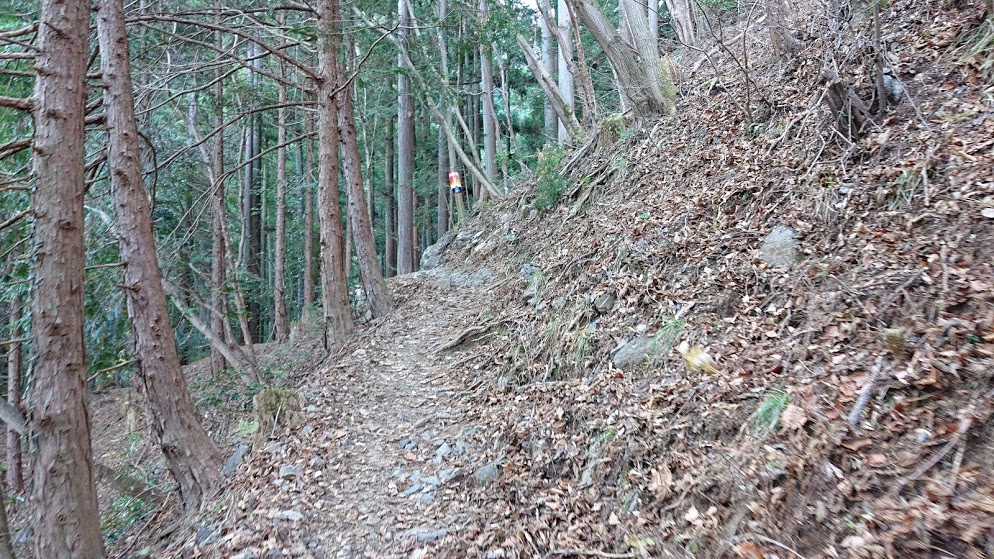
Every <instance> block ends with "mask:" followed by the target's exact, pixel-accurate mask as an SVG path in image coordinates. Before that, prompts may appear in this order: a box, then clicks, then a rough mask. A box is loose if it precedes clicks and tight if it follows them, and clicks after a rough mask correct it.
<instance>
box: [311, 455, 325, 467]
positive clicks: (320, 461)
mask: <svg viewBox="0 0 994 559" xmlns="http://www.w3.org/2000/svg"><path fill="white" fill-rule="evenodd" d="M324 464H325V462H324V458H321V457H320V456H315V457H313V458H311V467H312V468H320V467H321V466H324Z"/></svg>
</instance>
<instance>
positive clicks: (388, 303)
mask: <svg viewBox="0 0 994 559" xmlns="http://www.w3.org/2000/svg"><path fill="white" fill-rule="evenodd" d="M335 20H336V21H337V20H338V18H337V17H336V18H335ZM338 75H339V76H344V75H346V72H345V71H344V69H342V70H340V71H339V73H338ZM338 102H339V104H340V111H339V113H338V125H339V133H340V135H341V139H342V155H343V159H342V168H343V170H344V174H345V182H346V189H347V200H348V201H347V204H346V208H347V211H348V216H349V227H350V230H351V231H352V244H353V246H355V251H356V256H357V259H358V261H359V278H360V279H361V280H362V288H363V290H364V291H365V292H366V301H368V302H369V308H370V310H371V311H372V312H373V318H379V317H381V316H385V315H386V314H387V313H388V312H390V311H391V310H392V309H393V297H391V296H390V290H389V289H387V284H386V282H385V281H383V274H381V273H380V263H379V262H378V261H377V258H376V242H375V241H374V239H373V223H372V221H370V218H369V210H368V209H367V208H366V199H365V188H364V187H363V182H362V168H361V165H362V160H361V158H360V157H359V140H358V138H357V136H356V129H355V113H354V111H355V108H354V106H353V104H352V88H351V87H344V88H342V90H341V91H339V92H338Z"/></svg>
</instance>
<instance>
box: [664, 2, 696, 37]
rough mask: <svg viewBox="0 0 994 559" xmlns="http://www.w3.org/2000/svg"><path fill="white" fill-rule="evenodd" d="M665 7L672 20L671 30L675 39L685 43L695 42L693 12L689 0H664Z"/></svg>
mask: <svg viewBox="0 0 994 559" xmlns="http://www.w3.org/2000/svg"><path fill="white" fill-rule="evenodd" d="M666 9H667V10H669V12H670V18H671V19H672V20H673V31H675V32H676V36H677V39H679V41H680V42H681V43H683V44H685V45H689V46H694V44H695V43H696V42H697V39H696V36H695V32H694V13H693V6H692V5H691V3H690V0H666Z"/></svg>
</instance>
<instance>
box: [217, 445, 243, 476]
mask: <svg viewBox="0 0 994 559" xmlns="http://www.w3.org/2000/svg"><path fill="white" fill-rule="evenodd" d="M248 450H249V445H247V444H245V443H242V444H240V445H238V448H236V449H235V452H233V453H232V454H231V457H229V458H228V461H227V462H225V464H224V469H223V470H221V477H228V476H230V475H231V474H233V473H235V470H237V469H238V466H239V465H240V464H241V463H242V459H243V458H245V454H246V453H247V452H248Z"/></svg>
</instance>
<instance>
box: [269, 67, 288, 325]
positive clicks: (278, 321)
mask: <svg viewBox="0 0 994 559" xmlns="http://www.w3.org/2000/svg"><path fill="white" fill-rule="evenodd" d="M280 74H281V75H283V74H285V70H284V68H283V64H282V63H281V64H280ZM285 103H286V86H285V85H283V84H280V86H279V104H280V105H281V106H280V108H279V109H277V114H276V119H277V125H276V126H277V130H276V145H278V146H280V147H278V148H277V149H276V241H275V242H276V247H275V251H274V255H273V302H274V305H273V306H274V309H273V340H274V341H275V342H276V343H286V342H287V340H289V339H290V317H289V316H288V315H287V312H286V275H285V274H286V147H285V146H284V144H285V143H286V108H284V107H283V106H282V105H284V104H285Z"/></svg>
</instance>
